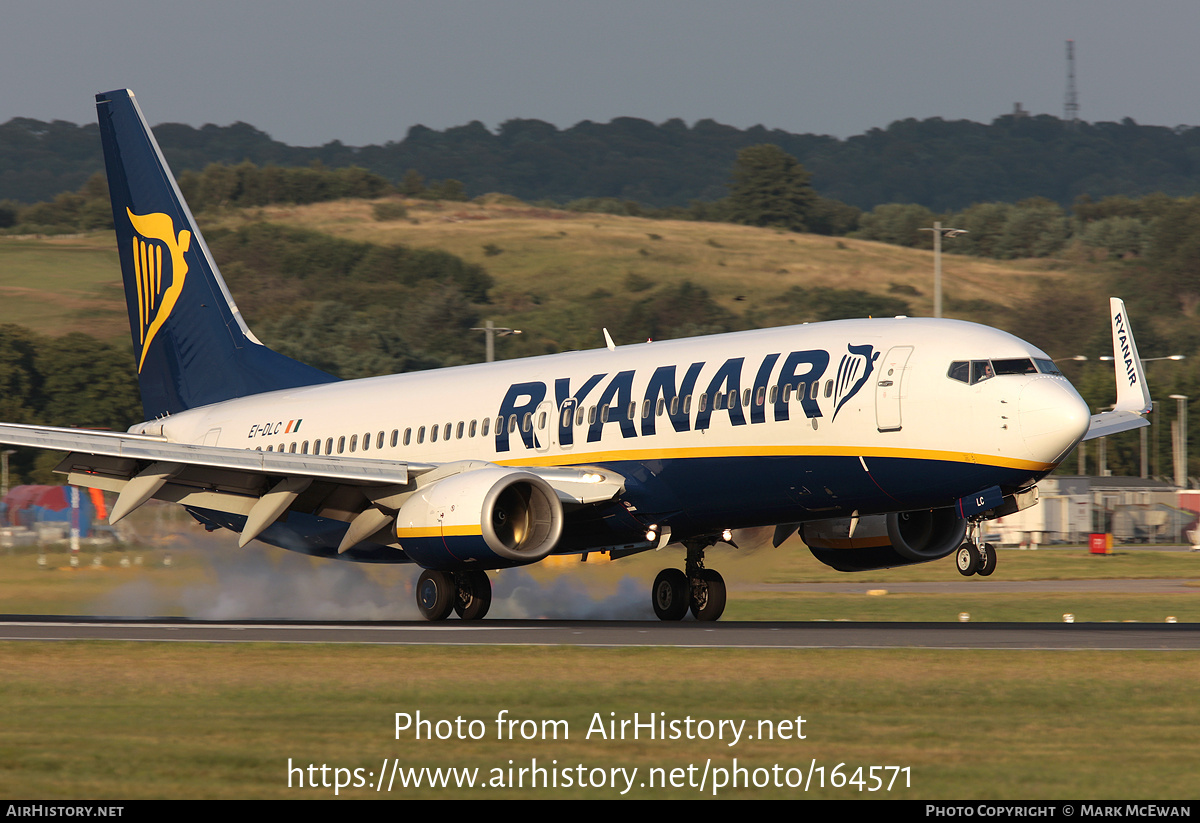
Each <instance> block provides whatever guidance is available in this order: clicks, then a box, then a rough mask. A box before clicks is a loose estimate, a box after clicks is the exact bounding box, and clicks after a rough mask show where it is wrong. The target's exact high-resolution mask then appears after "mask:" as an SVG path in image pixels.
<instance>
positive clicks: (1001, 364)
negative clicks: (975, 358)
mask: <svg viewBox="0 0 1200 823" xmlns="http://www.w3.org/2000/svg"><path fill="white" fill-rule="evenodd" d="M992 368H994V369H995V370H996V374H1037V369H1035V368H1034V367H1033V361H1032V360H1030V359H1029V358H1028V357H1015V358H1012V359H1009V360H993V361H992Z"/></svg>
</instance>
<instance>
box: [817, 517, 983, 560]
mask: <svg viewBox="0 0 1200 823" xmlns="http://www.w3.org/2000/svg"><path fill="white" fill-rule="evenodd" d="M850 523H851V520H850V518H848V517H838V518H833V519H831V520H815V521H812V522H809V523H804V524H803V525H801V526H800V537H801V538H802V539H803V540H804V542H805V544H806V545H807V546H808V548H809V551H811V552H812V553H813V556H814V557H816V558H817V559H818V560H820V561H821V562H822V563H824V564H825V565H827V566H832V567H833V568H835V569H837V570H838V571H844V572H861V571H870V570H872V569H888V568H893V567H896V566H908V565H911V564H913V563H928V562H929V561H931V560H938V559H940V558H943V557H945V556H946V555H948V554H950V553H951V552H953V551H954V550H955V549H956V548H958V546H959V545H960V544H961V543H962V541H963V538H964V537H965V536H966V533H967V522H966V521H965V520H963V519H961V518H959V517H958V516H957V515H956V514H955V512H954V509H932V510H925V511H912V512H892V513H891V514H874V515H867V516H865V517H861V518H859V521H858V526H857V527H856V528H855V529H854V535H853V536H850Z"/></svg>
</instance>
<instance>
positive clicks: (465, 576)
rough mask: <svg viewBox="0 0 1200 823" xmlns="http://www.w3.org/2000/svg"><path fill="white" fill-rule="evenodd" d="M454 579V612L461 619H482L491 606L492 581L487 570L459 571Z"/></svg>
mask: <svg viewBox="0 0 1200 823" xmlns="http://www.w3.org/2000/svg"><path fill="white" fill-rule="evenodd" d="M454 580H455V583H457V585H456V586H455V587H454V613H455V614H457V615H458V616H459V617H461V618H462V619H463V620H482V619H483V618H484V617H485V616H486V615H487V613H488V609H490V608H491V607H492V581H491V580H489V579H488V576H487V572H483V571H469V572H459V573H458V574H456V575H455V576H454Z"/></svg>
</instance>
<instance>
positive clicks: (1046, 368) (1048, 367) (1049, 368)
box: [1033, 359, 1062, 374]
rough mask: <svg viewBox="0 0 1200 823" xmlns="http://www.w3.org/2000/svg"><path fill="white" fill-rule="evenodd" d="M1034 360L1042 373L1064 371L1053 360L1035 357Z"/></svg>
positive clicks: (1059, 372)
mask: <svg viewBox="0 0 1200 823" xmlns="http://www.w3.org/2000/svg"><path fill="white" fill-rule="evenodd" d="M1033 362H1034V363H1036V364H1037V368H1038V371H1040V372H1041V373H1042V374H1062V372H1061V371H1059V370H1058V366H1056V365H1054V361H1053V360H1036V359H1035V360H1034V361H1033Z"/></svg>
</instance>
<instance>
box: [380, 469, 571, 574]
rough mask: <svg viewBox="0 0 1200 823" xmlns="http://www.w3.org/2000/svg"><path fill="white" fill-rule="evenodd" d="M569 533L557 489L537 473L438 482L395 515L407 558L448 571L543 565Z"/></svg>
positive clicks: (489, 473) (486, 473)
mask: <svg viewBox="0 0 1200 823" xmlns="http://www.w3.org/2000/svg"><path fill="white" fill-rule="evenodd" d="M562 530H563V508H562V503H561V501H560V500H559V498H558V494H557V493H556V492H555V491H554V489H552V488H551V487H550V485H549V484H548V483H546V481H545V480H542V479H541V478H540V477H538V476H537V475H534V474H530V473H529V472H523V471H514V470H512V469H505V468H500V467H496V468H490V469H479V470H475V471H468V472H463V473H462V474H456V475H453V476H451V477H447V478H444V479H442V480H438V481H437V482H435V483H432V484H430V485H429V486H427V487H425V488H423V489H421V490H419V491H418V492H417V493H416V494H414V495H413V496H412V497H410V498H409V499H408V500H406V501H405V502H404V505H403V506H402V507H401V508H400V511H399V513H398V514H397V515H396V537H397V538H398V539H399V541H400V545H401V547H402V548H403V549H404V552H405V554H407V555H408V556H409V557H410V558H412V560H413V561H414V562H416V563H417V564H419V565H421V566H423V567H425V568H427V569H439V570H442V571H459V570H462V569H467V568H473V569H501V568H507V567H510V566H523V565H525V564H528V563H536V562H537V561H539V560H541V559H543V558H544V557H546V556H547V555H548V554H550V552H552V551H553V550H554V547H555V545H556V544H557V543H558V541H559V538H560V537H561V536H562Z"/></svg>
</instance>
